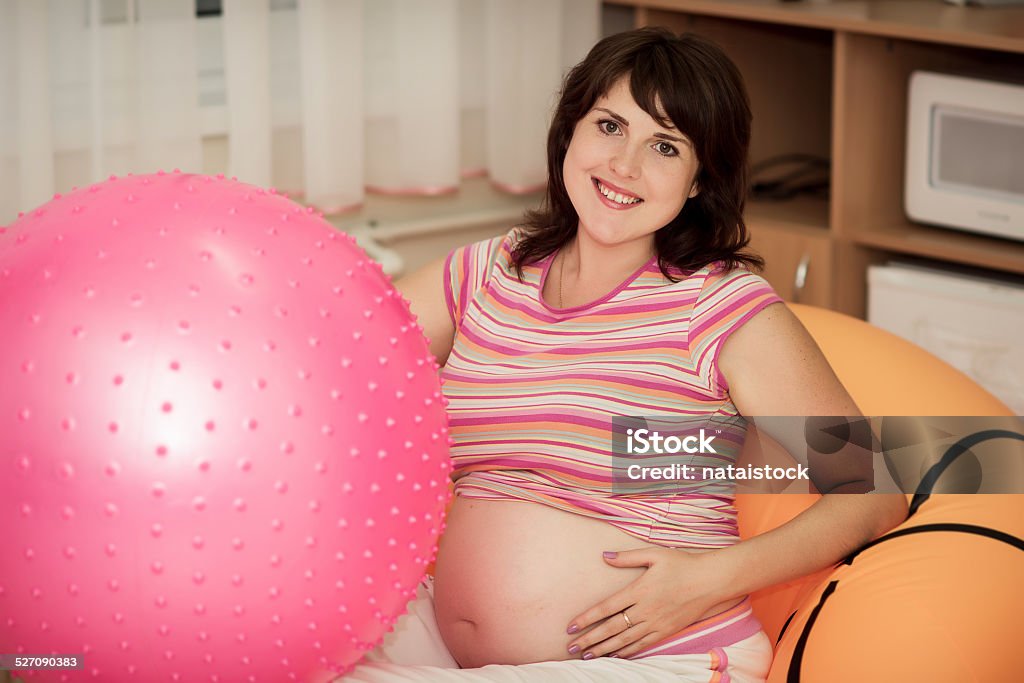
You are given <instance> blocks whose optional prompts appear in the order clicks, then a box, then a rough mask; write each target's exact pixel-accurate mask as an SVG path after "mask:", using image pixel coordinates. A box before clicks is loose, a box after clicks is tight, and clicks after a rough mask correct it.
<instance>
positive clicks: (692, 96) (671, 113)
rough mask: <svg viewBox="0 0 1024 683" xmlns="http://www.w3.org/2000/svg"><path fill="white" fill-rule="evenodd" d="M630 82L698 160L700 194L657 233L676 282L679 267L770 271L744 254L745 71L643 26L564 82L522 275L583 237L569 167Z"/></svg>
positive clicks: (598, 48)
mask: <svg viewBox="0 0 1024 683" xmlns="http://www.w3.org/2000/svg"><path fill="white" fill-rule="evenodd" d="M622 77H628V78H629V90H630V93H631V94H632V95H633V99H634V100H635V101H636V103H637V104H638V105H639V106H640V107H641V108H642V109H643V110H644V111H645V112H647V113H648V114H649V115H650V116H651V118H653V119H654V120H656V121H658V123H659V124H661V125H663V126H666V127H668V126H670V125H674V126H675V128H676V129H678V130H679V131H680V132H681V133H683V134H684V135H686V136H687V137H688V138H689V139H690V140H691V141H692V142H693V146H694V151H695V153H696V155H697V162H698V171H697V178H696V180H697V188H698V194H697V196H696V197H693V198H692V199H688V200H686V203H685V204H684V205H683V208H682V210H681V211H680V212H679V214H678V215H677V216H676V217H675V218H674V219H673V220H672V221H671V222H669V223H668V225H665V226H663V227H661V228H660V229H659V230H658V231H657V232H656V233H655V235H654V244H655V249H656V250H657V253H658V266H659V267H660V269H661V272H662V273H663V274H664V275H665V277H667V278H669V279H670V280H678V279H679V276H678V272H679V271H683V272H687V271H693V270H699V269H700V268H703V267H704V266H706V265H708V264H709V263H712V262H715V261H721V262H723V264H724V265H725V267H726V268H730V269H731V268H735V267H737V266H738V265H740V264H744V265H746V266H749V267H751V268H753V269H756V270H759V269H760V268H762V267H763V265H764V262H763V260H762V259H761V258H760V257H758V256H757V255H755V254H753V253H750V252H746V251H744V249H745V248H746V247H747V245H748V243H749V242H750V236H749V234H748V231H747V226H746V224H745V223H744V222H743V205H744V203H745V200H746V194H747V149H748V147H749V145H750V122H751V113H750V103H749V100H748V99H747V92H746V88H745V87H744V85H743V78H742V76H740V73H739V70H738V69H737V68H736V65H735V64H733V63H732V61H731V60H730V59H729V58H728V57H727V56H726V55H725V53H724V52H722V50H721V48H719V47H718V46H717V45H715V44H714V43H712V42H711V41H709V40H707V39H705V38H701V37H700V36H697V35H694V34H689V33H687V34H683V35H679V36H677V35H675V34H674V33H672V32H671V31H669V30H668V29H664V28H641V29H636V30H633V31H626V32H624V33H618V34H615V35H612V36H609V37H607V38H604V39H603V40H601V41H600V42H598V43H597V44H596V45H595V46H594V47H593V48H592V49H591V50H590V53H589V54H588V55H587V56H586V58H585V59H584V60H583V61H582V62H580V63H579V64H578V65H576V66H575V67H573V69H572V70H571V71H570V72H569V74H568V75H567V76H566V78H565V82H564V83H563V85H562V92H561V96H560V98H559V101H558V106H557V108H556V109H555V115H554V118H553V120H552V121H551V129H550V131H549V132H548V183H547V192H546V194H545V197H544V201H543V203H542V205H541V207H540V208H539V209H538V210H535V211H528V212H527V213H526V216H525V218H524V222H523V226H522V227H523V238H522V239H521V240H520V241H519V243H518V244H517V245H516V247H515V249H514V250H513V252H512V263H513V265H515V267H516V270H517V272H518V273H519V277H520V278H522V276H523V266H524V265H525V264H528V263H535V262H537V261H540V260H541V259H543V258H544V257H546V256H547V255H549V254H551V253H553V252H555V251H556V250H558V249H559V248H561V247H562V246H564V245H565V244H567V243H568V242H569V241H570V240H572V238H573V236H575V234H576V229H577V224H578V222H579V216H578V215H577V213H576V209H575V208H574V207H573V205H572V202H571V201H570V199H569V194H568V192H567V191H566V189H565V180H564V178H563V177H562V162H563V161H564V160H565V155H566V152H567V151H568V149H569V142H570V141H571V140H572V136H573V131H574V130H575V128H576V124H577V123H578V122H579V121H580V119H582V118H583V117H584V116H586V115H587V113H589V112H590V110H591V108H592V107H593V106H594V104H595V102H596V101H597V100H598V98H600V97H601V96H603V95H605V94H607V93H608V91H609V90H611V88H612V86H613V85H614V84H615V83H616V82H617V81H618V80H619V78H622ZM659 105H660V106H661V107H662V108H663V111H664V114H665V115H667V117H666V116H663V115H662V113H661V112H659V110H658V106H659ZM684 191H686V190H684ZM673 271H674V272H673Z"/></svg>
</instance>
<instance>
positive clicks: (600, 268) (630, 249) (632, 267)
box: [555, 233, 654, 308]
mask: <svg viewBox="0 0 1024 683" xmlns="http://www.w3.org/2000/svg"><path fill="white" fill-rule="evenodd" d="M652 256H654V240H653V239H651V240H648V241H640V240H638V241H637V242H636V243H635V244H634V243H627V244H618V245H615V246H612V247H607V246H604V245H600V244H595V243H594V242H592V241H590V240H588V239H586V237H585V236H581V235H580V234H579V233H577V235H576V237H575V238H573V240H572V241H571V242H569V243H568V244H566V245H565V246H564V247H562V249H561V251H560V252H559V254H558V263H556V264H555V265H556V266H557V268H558V283H559V298H560V299H561V306H562V307H564V308H571V307H574V306H581V305H584V304H586V303H589V302H591V301H596V300H597V299H600V298H601V297H603V296H605V295H606V294H608V292H610V291H612V290H613V289H615V288H616V287H618V286H619V285H621V284H622V283H623V281H625V280H626V278H628V277H629V276H630V275H632V274H633V273H635V272H636V271H637V270H638V269H639V268H640V267H641V266H643V265H644V264H645V263H647V262H648V261H649V260H650V259H651V257H652Z"/></svg>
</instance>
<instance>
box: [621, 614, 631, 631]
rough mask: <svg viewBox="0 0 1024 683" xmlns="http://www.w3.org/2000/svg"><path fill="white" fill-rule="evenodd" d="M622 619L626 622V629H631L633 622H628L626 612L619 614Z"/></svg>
mask: <svg viewBox="0 0 1024 683" xmlns="http://www.w3.org/2000/svg"><path fill="white" fill-rule="evenodd" d="M621 614H622V618H623V619H625V620H626V628H633V622H632V621H630V620H629V615H628V614H626V610H622V612H621Z"/></svg>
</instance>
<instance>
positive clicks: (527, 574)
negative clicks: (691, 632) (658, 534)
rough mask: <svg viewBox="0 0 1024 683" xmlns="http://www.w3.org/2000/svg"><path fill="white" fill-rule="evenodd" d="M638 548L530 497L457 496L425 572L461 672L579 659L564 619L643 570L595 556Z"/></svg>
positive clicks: (631, 540)
mask: <svg viewBox="0 0 1024 683" xmlns="http://www.w3.org/2000/svg"><path fill="white" fill-rule="evenodd" d="M645 547H651V544H649V543H645V542H644V541H641V540H640V539H638V538H635V537H633V536H630V535H628V534H626V533H625V532H623V531H620V530H618V529H616V528H615V527H613V526H611V525H609V524H607V523H604V522H600V521H598V520H593V519H587V518H585V517H582V516H580V515H575V514H571V513H568V512H563V511H561V510H556V509H554V508H550V507H546V506H543V505H539V504H536V503H529V502H520V501H489V500H473V499H467V498H461V497H457V498H456V499H455V501H454V503H453V504H452V507H451V510H450V511H449V513H448V520H447V527H446V529H445V532H444V535H443V536H442V538H441V546H440V550H439V552H438V557H437V563H436V565H435V573H434V576H435V580H434V599H435V603H434V605H435V609H436V613H437V621H438V626H439V628H440V629H441V635H442V637H443V638H444V641H445V644H446V645H447V646H448V649H449V651H450V652H451V653H452V656H453V657H454V658H455V659H456V661H458V662H459V665H460V666H462V667H464V668H468V667H478V666H484V665H486V664H526V663H529V662H539V661H552V660H562V659H570V658H578V657H579V656H580V655H579V654H576V655H570V654H569V653H568V651H567V648H568V645H569V641H570V636H569V635H567V634H566V631H565V630H566V628H567V627H568V625H569V621H570V620H571V619H572V618H573V617H575V616H576V615H578V614H579V613H580V612H582V611H584V610H585V609H588V608H589V607H592V606H593V605H595V604H597V603H598V602H600V601H601V600H603V599H605V598H607V597H609V596H611V595H612V594H613V593H615V592H616V591H618V590H620V589H621V588H624V587H625V586H626V585H628V584H629V583H631V582H632V581H634V580H635V579H636V578H637V577H639V576H640V574H641V573H643V571H644V570H643V569H642V568H637V569H632V568H630V569H619V568H615V567H611V566H609V565H608V564H606V563H605V561H604V559H603V558H602V555H601V553H602V552H603V551H605V550H631V549H634V548H645ZM736 602H737V601H735V600H732V601H730V602H728V603H723V604H722V605H718V606H716V607H714V608H712V609H711V610H709V611H708V612H707V614H706V615H704V616H711V615H713V614H717V613H718V612H721V611H723V610H725V609H727V608H728V607H730V606H732V605H733V604H735V603H736Z"/></svg>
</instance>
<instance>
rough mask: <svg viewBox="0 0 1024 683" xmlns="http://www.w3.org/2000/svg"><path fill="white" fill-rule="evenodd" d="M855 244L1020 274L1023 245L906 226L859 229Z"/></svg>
mask: <svg viewBox="0 0 1024 683" xmlns="http://www.w3.org/2000/svg"><path fill="white" fill-rule="evenodd" d="M851 238H852V240H853V242H854V243H855V244H859V245H861V246H865V247H874V248H876V249H885V250H887V251H892V252H897V253H900V254H907V255H910V256H922V257H925V258H934V259H940V260H943V261H949V262H952V263H960V264H963V265H969V266H979V267H982V268H990V269H993V270H1002V271H1006V272H1008V273H1016V274H1018V275H1024V242H1014V241H1012V240H1004V239H999V238H997V237H988V236H986V235H977V234H972V233H966V232H960V231H958V230H946V229H943V228H933V227H927V226H921V225H914V224H912V223H906V224H903V225H892V226H885V227H882V228H877V229H874V230H859V231H857V232H856V233H854V234H853V235H851Z"/></svg>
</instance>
